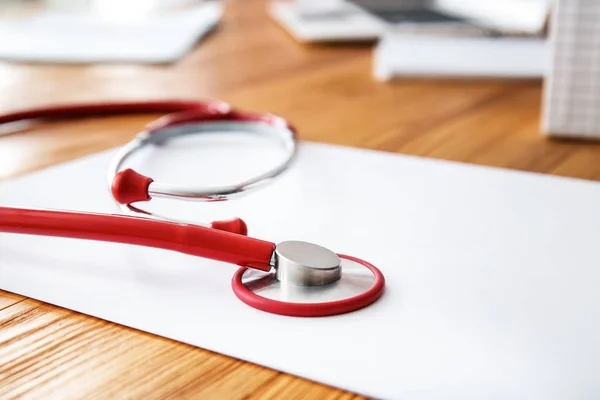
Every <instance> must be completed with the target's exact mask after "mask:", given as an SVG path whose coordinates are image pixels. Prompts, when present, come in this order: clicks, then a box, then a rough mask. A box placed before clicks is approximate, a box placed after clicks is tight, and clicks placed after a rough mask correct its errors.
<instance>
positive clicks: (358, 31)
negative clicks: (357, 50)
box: [267, 1, 384, 42]
mask: <svg viewBox="0 0 600 400" xmlns="http://www.w3.org/2000/svg"><path fill="white" fill-rule="evenodd" d="M317 4H319V3H318V2H317V3H316V4H315V2H311V1H309V2H306V1H273V2H271V3H270V4H269V5H268V8H267V10H268V12H269V15H270V16H271V18H273V19H274V20H275V21H277V22H278V23H279V24H280V25H281V26H282V27H283V28H284V29H285V30H286V31H288V32H289V33H290V34H291V35H292V36H293V37H294V39H296V40H297V41H299V42H320V41H363V40H365V41H366V40H374V39H376V38H378V37H379V35H380V34H381V33H382V32H383V26H384V23H383V21H381V20H380V19H378V18H376V17H374V16H372V15H371V14H369V13H366V12H365V11H363V10H361V9H360V8H358V7H356V6H355V5H353V4H351V3H348V2H345V1H338V2H333V3H332V2H327V3H326V5H317Z"/></svg>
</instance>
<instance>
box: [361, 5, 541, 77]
mask: <svg viewBox="0 0 600 400" xmlns="http://www.w3.org/2000/svg"><path fill="white" fill-rule="evenodd" d="M357 1H358V2H359V3H360V4H362V3H365V4H368V6H367V8H366V9H367V10H371V12H374V13H376V14H379V15H386V12H389V13H390V16H389V17H388V21H389V23H388V24H387V26H386V29H385V31H384V32H383V33H382V35H381V40H380V42H379V43H378V45H377V47H376V49H375V54H374V66H373V68H374V75H375V77H376V78H378V79H381V80H387V79H392V78H394V77H399V76H433V77H445V76H449V77H502V78H505V77H506V78H542V77H543V76H544V74H545V72H546V70H547V64H548V55H547V52H548V45H547V40H546V35H545V32H546V25H547V20H548V14H549V10H550V3H549V1H547V0H502V1H501V0H498V1H494V2H490V1H476V0H439V1H435V2H428V6H429V7H430V9H429V10H431V11H433V12H435V14H436V15H441V16H444V17H445V18H447V20H448V21H451V22H452V23H451V24H450V23H447V24H445V25H442V24H437V25H434V24H431V23H430V24H419V23H415V22H413V23H410V24H407V23H405V22H404V21H403V20H402V19H401V18H396V20H395V19H394V16H396V15H398V14H400V16H401V15H402V14H403V11H401V10H400V11H398V9H397V7H398V5H397V4H398V2H397V1H394V0H357ZM414 3H415V2H413V4H411V5H410V6H407V7H406V9H405V11H404V13H414V12H416V11H417V10H419V9H418V8H416V7H415V4H414ZM393 4H396V5H395V6H393ZM394 7H396V11H393V12H392V11H391V10H392V9H393V8H394ZM386 10H387V11H386Z"/></svg>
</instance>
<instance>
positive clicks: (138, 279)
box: [0, 236, 237, 291]
mask: <svg viewBox="0 0 600 400" xmlns="http://www.w3.org/2000/svg"><path fill="white" fill-rule="evenodd" d="M0 237H1V236H0ZM98 251H101V250H100V249H99V250H98ZM142 251H143V249H136V248H131V249H123V250H122V254H120V256H123V257H126V260H125V261H126V262H125V263H121V264H126V265H128V266H130V267H129V268H123V267H121V266H116V265H115V264H111V263H99V262H98V261H97V260H94V257H93V256H92V257H90V258H89V260H85V261H81V262H79V261H75V260H72V259H71V260H69V259H68V258H64V257H60V256H59V255H58V254H56V253H47V252H46V253H43V254H40V253H37V254H36V252H35V251H29V250H27V251H26V250H19V249H15V248H13V247H8V246H4V245H2V244H1V243H0V254H2V261H0V266H2V265H4V267H7V266H8V268H11V267H10V266H11V264H17V265H18V268H20V269H22V268H24V267H25V268H30V269H31V270H38V269H39V270H44V271H46V270H47V269H48V268H49V266H51V267H50V268H52V270H53V271H57V272H64V273H68V274H69V275H71V276H79V277H87V278H96V279H102V280H105V281H111V282H115V281H118V282H122V283H135V284H141V285H143V286H144V287H147V288H157V289H158V288H160V289H161V290H178V291H179V290H182V289H192V288H193V289H194V290H202V286H206V289H211V290H212V289H214V283H215V282H213V281H211V280H206V279H190V274H189V273H182V271H181V268H177V269H175V268H170V267H169V266H168V265H165V266H164V267H160V269H159V268H157V265H156V263H149V262H147V261H146V260H145V256H144V255H143V254H141V253H142ZM184 257H188V256H184ZM189 263H190V264H193V263H194V257H191V256H189ZM83 264H85V267H83ZM178 264H180V263H178ZM197 268H199V271H198V272H195V273H194V275H197V274H199V273H200V272H201V269H203V268H210V267H207V266H197ZM219 268H230V269H231V275H232V276H233V274H234V272H235V270H236V269H237V267H236V266H232V265H225V264H224V265H222V266H221V265H220V266H219ZM228 282H229V281H228V280H227V281H226V282H224V284H225V285H227V284H228Z"/></svg>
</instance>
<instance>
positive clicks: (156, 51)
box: [0, 2, 222, 63]
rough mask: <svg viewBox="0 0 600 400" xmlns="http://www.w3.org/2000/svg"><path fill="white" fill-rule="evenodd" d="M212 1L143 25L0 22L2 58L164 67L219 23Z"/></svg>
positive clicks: (90, 19)
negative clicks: (141, 64)
mask: <svg viewBox="0 0 600 400" xmlns="http://www.w3.org/2000/svg"><path fill="white" fill-rule="evenodd" d="M221 12H222V10H221V5H220V4H218V3H216V2H209V3H206V4H201V5H199V6H196V7H193V8H190V9H185V10H182V11H177V12H171V13H164V14H163V15H160V16H148V17H146V18H143V19H139V20H124V21H121V20H110V19H106V18H103V17H97V16H93V15H79V14H75V13H64V12H47V13H43V14H40V15H34V16H31V17H29V18H26V19H23V20H20V19H6V18H2V19H0V59H6V60H16V61H28V62H52V63H91V62H139V63H166V62H173V61H176V60H177V59H178V58H180V57H182V56H183V55H184V54H185V53H186V52H187V51H188V50H189V49H190V48H191V47H192V46H193V45H194V43H195V42H196V41H197V40H198V39H200V38H201V37H202V36H204V35H205V34H206V33H207V32H208V31H209V30H211V29H212V28H213V27H214V26H215V25H216V24H217V23H218V21H219V19H220V18H221Z"/></svg>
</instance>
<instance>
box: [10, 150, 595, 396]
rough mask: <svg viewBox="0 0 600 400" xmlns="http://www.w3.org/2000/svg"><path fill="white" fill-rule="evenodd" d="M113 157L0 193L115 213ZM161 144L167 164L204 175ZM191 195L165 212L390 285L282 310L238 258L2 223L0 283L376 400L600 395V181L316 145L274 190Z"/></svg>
mask: <svg viewBox="0 0 600 400" xmlns="http://www.w3.org/2000/svg"><path fill="white" fill-rule="evenodd" d="M113 154H114V151H112V150H111V151H108V152H104V153H100V154H97V155H94V156H91V157H87V158H83V159H80V160H77V161H74V162H70V163H67V164H63V165H60V166H56V167H53V168H49V169H47V170H44V171H41V172H37V173H33V174H31V175H27V176H24V177H21V178H19V179H14V180H9V181H5V182H2V183H0V204H2V205H18V206H29V207H49V208H61V209H76V210H88V211H95V212H115V211H116V209H115V207H114V205H113V203H112V200H111V198H110V195H109V193H108V190H107V189H106V184H105V180H104V179H105V177H104V173H105V169H106V167H107V165H108V163H109V160H110V159H111V157H112V155H113ZM157 154H158V153H157ZM162 154H163V155H162V156H161V157H162V158H160V160H159V161H160V166H161V167H160V169H161V170H162V171H163V172H164V173H173V174H176V175H178V176H179V180H180V181H181V182H183V181H187V182H195V183H197V184H200V183H202V182H203V181H202V178H203V175H205V174H206V173H203V172H202V171H198V170H196V169H194V168H186V167H187V165H186V162H187V161H186V160H185V159H184V158H181V157H176V156H173V157H171V158H169V156H168V154H167V153H162ZM220 154H221V153H219V152H212V153H211V152H209V151H205V152H203V153H202V156H206V157H208V159H207V160H206V162H208V163H214V164H213V165H215V166H217V167H215V168H213V169H212V170H211V171H210V174H207V175H211V178H212V179H214V180H218V179H219V177H220V176H225V175H229V176H232V171H233V170H234V169H240V168H241V166H240V165H235V164H234V163H223V162H222V159H221V158H220ZM256 156H257V160H259V159H260V158H261V157H260V156H261V153H260V151H259V150H257V153H256ZM154 165H158V164H156V163H155V164H154ZM149 168H150V169H151V167H148V166H147V168H146V169H145V170H144V169H142V171H148V169H149ZM154 168H156V166H155V167H154ZM233 175H235V174H233ZM180 204H181V203H179V202H177V203H169V202H164V203H161V204H160V205H157V207H163V208H164V210H167V209H170V210H178V211H180V212H181V211H182V210H183V211H185V213H186V215H187V217H189V218H191V219H198V220H210V218H211V217H212V218H221V217H227V216H236V215H237V216H239V217H242V218H244V219H245V220H246V222H247V223H248V225H249V228H250V234H251V235H253V236H256V237H259V238H264V239H268V240H272V241H276V242H277V241H281V240H287V239H298V240H307V241H312V242H315V243H318V244H321V245H324V246H327V247H329V248H331V249H333V250H335V251H337V252H340V253H344V254H350V255H354V256H357V257H360V258H363V259H365V260H367V261H369V262H371V263H373V264H374V265H376V266H378V267H379V268H380V269H381V271H382V272H383V273H384V275H385V276H386V279H387V289H386V292H385V294H384V296H383V297H382V298H381V299H380V300H379V301H378V302H376V303H375V304H373V305H372V306H370V307H368V308H366V309H363V310H360V311H358V312H354V313H351V314H346V315H340V316H335V317H327V318H314V319H305V318H304V319H303V318H292V317H284V316H278V315H271V314H267V313H264V312H261V311H258V310H254V309H252V308H250V307H249V306H247V305H245V304H243V303H242V302H240V301H239V300H238V299H237V298H236V297H235V295H234V294H233V292H232V291H231V289H230V280H231V277H232V275H233V273H234V271H235V270H236V267H235V266H232V265H225V264H221V263H218V262H214V261H209V260H204V259H200V258H193V257H190V256H185V255H182V254H177V253H171V252H167V251H162V250H155V249H146V248H138V247H133V246H127V245H119V244H108V243H100V242H86V241H77V240H70V239H60V238H43V237H34V236H22V235H21V236H20V235H14V234H0V289H4V290H8V291H12V292H16V293H19V294H23V295H27V296H31V297H33V298H36V299H40V300H43V301H46V302H49V303H53V304H57V305H60V306H63V307H67V308H70V309H73V310H76V311H80V312H83V313H86V314H89V315H93V316H97V317H100V318H104V319H107V320H110V321H114V322H116V323H119V324H123V325H127V326H131V327H134V328H137V329H141V330H143V331H147V332H151V333H154V334H157V335H161V336H165V337H168V338H172V339H175V340H178V341H182V342H186V343H190V344H192V345H196V346H199V347H203V348H206V349H210V350H213V351H216V352H219V353H223V354H227V355H230V356H233V357H237V358H240V359H244V360H248V361H251V362H254V363H258V364H260V365H264V366H267V367H271V368H275V369H278V370H281V371H285V372H288V373H291V374H296V375H299V376H302V377H306V378H309V379H313V380H315V381H318V382H323V383H325V384H330V385H333V386H337V387H340V388H344V389H347V390H351V391H354V392H359V393H362V394H366V395H369V396H374V397H377V398H386V399H415V400H421V399H507V398H527V399H544V400H550V399H566V398H568V399H591V398H598V397H600V381H599V380H598V371H599V370H600V341H599V340H598V338H599V337H600V290H598V288H599V287H600V251H598V245H599V240H600V184H598V183H595V182H588V181H581V180H574V179H566V178H558V177H550V176H543V175H538V174H532V173H522V172H514V171H506V170H499V169H493V168H485V167H476V166H471V165H465V164H459V163H451V162H445V161H435V160H427V159H421V158H415V157H407V156H400V155H394V154H387V153H380V152H373V151H366V150H358V149H350V148H342V147H334V146H328V145H320V144H309V143H303V144H302V145H301V147H300V151H299V155H298V160H297V161H296V162H295V163H294V165H293V167H292V168H291V170H290V171H288V172H287V173H285V174H284V175H283V176H281V177H280V178H279V179H277V180H275V181H273V182H272V184H270V185H269V186H266V187H263V188H262V189H260V190H257V191H255V192H252V193H249V194H248V195H246V196H245V197H241V198H239V199H238V200H236V201H231V202H228V203H227V202H226V203H220V204H214V205H211V204H207V205H198V204H194V205H185V206H183V208H180ZM164 210H163V211H164Z"/></svg>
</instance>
